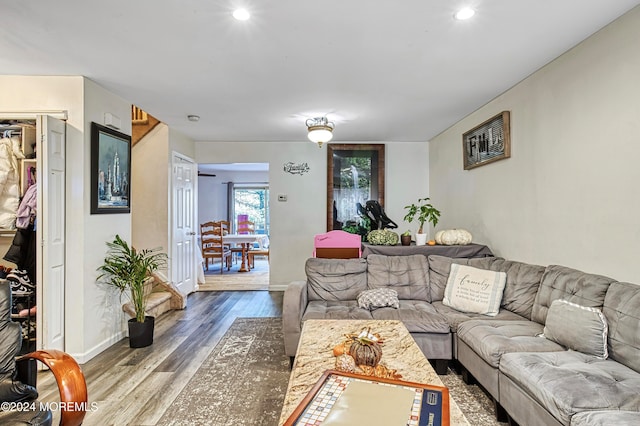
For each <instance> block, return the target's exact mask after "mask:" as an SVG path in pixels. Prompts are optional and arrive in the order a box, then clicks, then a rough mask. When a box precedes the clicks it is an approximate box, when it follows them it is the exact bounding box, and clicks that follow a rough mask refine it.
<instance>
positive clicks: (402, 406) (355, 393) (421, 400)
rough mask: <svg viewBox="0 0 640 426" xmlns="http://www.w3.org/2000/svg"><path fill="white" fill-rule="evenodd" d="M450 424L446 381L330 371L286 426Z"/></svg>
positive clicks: (297, 408)
mask: <svg viewBox="0 0 640 426" xmlns="http://www.w3.org/2000/svg"><path fill="white" fill-rule="evenodd" d="M349 424H365V425H367V426H377V425H380V426H393V425H398V426H400V425H402V426H404V425H407V426H427V425H429V426H448V425H449V390H448V389H447V388H445V387H441V386H433V385H425V384H421V383H413V382H405V381H402V380H393V379H382V378H378V377H371V376H364V375H360V374H353V373H346V372H342V371H337V370H327V371H325V372H324V373H323V374H322V377H320V379H319V380H318V382H316V384H315V385H314V386H313V388H312V389H311V391H309V393H308V394H307V396H305V398H304V399H303V400H302V401H301V402H300V404H298V406H297V407H296V409H295V410H294V411H293V413H291V416H289V418H288V419H287V421H286V422H285V423H284V425H285V426H293V425H297V426H311V425H314V426H317V425H322V426H337V425H349Z"/></svg>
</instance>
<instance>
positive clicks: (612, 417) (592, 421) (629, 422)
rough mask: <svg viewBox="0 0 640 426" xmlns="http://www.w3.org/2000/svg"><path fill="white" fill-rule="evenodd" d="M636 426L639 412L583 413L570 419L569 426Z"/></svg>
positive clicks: (607, 411)
mask: <svg viewBox="0 0 640 426" xmlns="http://www.w3.org/2000/svg"><path fill="white" fill-rule="evenodd" d="M611 425H615V426H637V425H640V411H617V410H600V411H583V412H581V413H578V414H576V415H574V416H573V417H571V426H611Z"/></svg>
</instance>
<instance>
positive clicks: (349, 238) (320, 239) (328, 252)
mask: <svg viewBox="0 0 640 426" xmlns="http://www.w3.org/2000/svg"><path fill="white" fill-rule="evenodd" d="M361 255H362V240H361V239H360V235H357V234H350V233H349V232H346V231H339V230H336V231H329V232H327V233H326V234H318V235H316V236H315V237H314V238H313V257H323V258H329V259H352V258H358V257H360V256H361Z"/></svg>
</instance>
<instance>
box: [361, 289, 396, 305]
mask: <svg viewBox="0 0 640 426" xmlns="http://www.w3.org/2000/svg"><path fill="white" fill-rule="evenodd" d="M358 306H359V307H361V308H362V309H368V310H370V311H371V310H374V309H377V308H385V307H387V306H388V307H391V308H396V309H398V308H399V307H400V301H399V300H398V292H396V291H395V290H394V289H391V288H376V289H373V290H365V291H362V292H360V294H358Z"/></svg>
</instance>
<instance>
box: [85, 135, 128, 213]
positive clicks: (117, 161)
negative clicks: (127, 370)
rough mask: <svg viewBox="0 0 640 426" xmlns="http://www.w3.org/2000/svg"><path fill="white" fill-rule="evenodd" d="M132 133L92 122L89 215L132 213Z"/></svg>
mask: <svg viewBox="0 0 640 426" xmlns="http://www.w3.org/2000/svg"><path fill="white" fill-rule="evenodd" d="M130 182H131V136H129V135H125V134H124V133H120V132H118V131H116V130H114V129H111V128H109V127H105V126H102V125H100V124H98V123H91V214H104V213H130V212H131V186H130Z"/></svg>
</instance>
